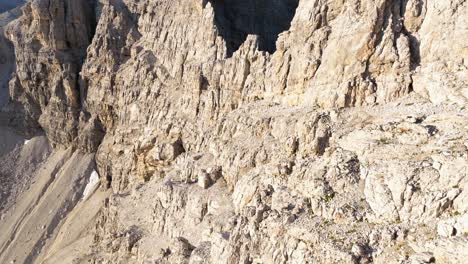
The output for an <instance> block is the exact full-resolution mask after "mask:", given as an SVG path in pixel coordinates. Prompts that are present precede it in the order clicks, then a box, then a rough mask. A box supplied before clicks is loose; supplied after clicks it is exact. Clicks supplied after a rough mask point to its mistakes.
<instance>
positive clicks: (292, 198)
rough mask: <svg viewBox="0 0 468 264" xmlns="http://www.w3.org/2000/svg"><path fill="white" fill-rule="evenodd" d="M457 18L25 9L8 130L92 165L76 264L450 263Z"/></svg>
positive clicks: (315, 4) (460, 38) (424, 6)
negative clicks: (37, 137)
mask: <svg viewBox="0 0 468 264" xmlns="http://www.w3.org/2000/svg"><path fill="white" fill-rule="evenodd" d="M467 8H468V7H467V4H466V2H465V1H462V0H451V1H439V2H437V3H435V2H433V1H428V0H401V1H389V0H377V1H321V0H313V1H312V0H311V1H305V0H299V1H297V0H279V1H273V2H268V1H261V0H257V1H228V0H225V1H218V0H183V1H182V0H175V1H165V0H145V1H130V0H128V1H127V0H102V1H99V2H93V1H77V0H66V1H58V0H34V1H32V2H31V3H29V4H27V5H26V7H25V8H24V11H23V12H24V14H23V16H22V17H21V18H20V19H18V20H16V21H15V22H13V23H12V24H10V25H9V26H8V30H7V35H8V37H9V38H10V39H11V40H12V41H13V43H14V46H15V54H16V64H17V69H16V73H15V75H14V77H13V79H12V80H11V82H10V90H11V94H10V95H11V98H12V103H11V104H10V106H9V107H10V109H14V111H15V113H16V114H15V116H14V118H12V119H11V123H12V124H13V125H16V126H17V127H22V128H23V129H28V130H29V131H32V129H42V130H44V131H45V133H46V135H47V138H48V139H49V140H50V142H51V144H52V146H53V147H54V148H55V149H60V148H68V147H71V148H72V149H73V150H79V151H84V152H90V153H95V154H96V155H95V162H96V167H97V168H96V169H97V172H98V173H99V175H100V178H101V182H102V183H103V184H102V185H101V186H103V188H109V189H111V190H112V192H113V194H112V195H111V196H110V198H109V199H108V200H107V201H106V202H105V203H103V204H102V205H101V206H102V210H101V211H100V213H99V217H97V219H90V218H88V219H90V220H89V222H90V223H92V224H90V225H92V226H93V228H94V229H93V233H94V238H93V243H94V244H93V247H92V249H93V250H92V251H90V252H89V251H87V252H86V253H84V252H80V253H79V254H81V257H77V258H78V259H81V260H82V261H85V259H91V260H94V261H95V262H98V263H142V262H157V263H220V262H221V263H306V262H317V263H353V262H362V263H366V262H370V261H376V262H397V263H410V262H414V263H425V262H431V261H433V260H434V259H435V261H438V262H441V263H443V262H444V261H453V262H457V261H461V262H462V260H461V259H463V257H462V258H461V259H460V258H459V257H450V256H455V255H457V256H463V254H462V253H461V252H464V251H465V250H466V247H467V244H466V234H465V233H463V232H464V231H461V230H465V229H464V228H465V222H466V221H465V220H466V217H465V215H466V214H467V213H468V211H467V210H468V208H466V206H465V205H466V201H467V199H468V198H467V197H466V190H465V185H466V182H467V178H466V171H467V167H466V164H467V159H468V157H467V155H466V151H467V147H468V146H467V145H466V140H467V138H466V134H467V133H466V132H467V131H466V129H467V128H466V124H467V123H468V120H467V118H466V117H467V114H468V113H466V103H467V96H468V95H467V90H466V87H467V86H466V78H467V72H468V71H467V69H466V67H467V65H466V61H465V60H464V57H466V55H467V54H466V47H465V43H464V39H466V37H467V34H466V30H465V29H464V24H465V20H464V19H465V18H464V16H463V15H461V14H464V13H466V11H467ZM442 22H443V23H442ZM448 41H450V44H449V42H448ZM56 151H57V150H56ZM74 206H75V203H74ZM77 206H79V205H77ZM83 207H86V202H84V205H83ZM65 221H68V222H67V224H65V225H64V226H71V225H72V224H73V223H75V222H74V221H73V220H65ZM57 228H59V227H58V226H57ZM453 230H457V231H453ZM70 240H72V239H70V238H67V236H66V235H63V236H61V237H60V239H58V240H57V241H58V242H54V243H53V246H51V248H52V249H49V248H48V247H43V248H44V250H45V252H47V254H45V253H41V254H43V255H41V258H42V260H43V261H45V262H47V261H49V262H50V263H55V262H57V261H58V260H59V259H60V256H63V255H66V254H68V253H70V252H69V251H68V250H67V249H65V248H66V244H67V242H66V241H70ZM87 241H88V240H87ZM78 244H79V243H78ZM48 245H49V244H48ZM44 250H42V252H44ZM13 251H14V250H11V251H8V252H13ZM5 252H7V251H5ZM459 253H460V254H459ZM8 254H10V253H8ZM11 254H13V253H11ZM74 256H75V255H74Z"/></svg>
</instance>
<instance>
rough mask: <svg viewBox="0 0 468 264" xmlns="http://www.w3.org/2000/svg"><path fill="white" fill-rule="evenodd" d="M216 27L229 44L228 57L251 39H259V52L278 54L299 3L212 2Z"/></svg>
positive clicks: (273, 0) (294, 0)
mask: <svg viewBox="0 0 468 264" xmlns="http://www.w3.org/2000/svg"><path fill="white" fill-rule="evenodd" d="M209 2H210V3H211V4H212V6H213V8H214V11H215V23H216V27H217V29H218V32H219V34H220V35H221V37H222V38H223V39H224V40H225V41H226V46H227V51H228V57H231V56H232V54H233V53H234V52H235V51H237V50H238V49H239V47H240V46H241V45H242V43H244V41H245V40H246V39H247V35H249V34H252V35H257V36H258V37H259V49H260V50H261V51H266V52H269V53H273V52H275V51H276V40H277V39H278V35H279V34H280V33H281V32H283V31H286V30H288V29H289V27H290V26H291V21H292V19H293V18H294V15H295V13H296V9H297V6H298V5H299V0H209Z"/></svg>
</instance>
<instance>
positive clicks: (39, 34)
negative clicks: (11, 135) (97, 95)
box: [6, 0, 95, 146]
mask: <svg viewBox="0 0 468 264" xmlns="http://www.w3.org/2000/svg"><path fill="white" fill-rule="evenodd" d="M92 5H93V3H92V2H91V1H71V0H70V1H49V0H41V1H32V2H30V3H28V4H26V6H25V7H24V8H23V16H21V18H20V19H18V20H16V21H14V22H13V23H11V24H9V26H8V28H7V31H6V35H7V37H8V38H9V39H10V40H11V41H12V42H13V44H14V45H15V56H16V65H17V67H16V73H15V75H14V77H13V79H12V80H11V82H10V83H11V86H10V90H11V91H10V96H11V98H12V100H13V101H14V102H16V107H15V109H14V110H13V111H16V112H17V113H16V115H17V117H16V118H15V119H14V120H13V125H15V126H19V127H20V128H23V131H25V132H29V133H30V132H31V131H30V130H34V127H36V126H37V125H40V127H41V128H42V129H43V130H44V131H45V132H46V133H47V134H48V135H49V138H50V140H51V143H52V144H53V145H54V146H57V145H69V144H70V143H71V142H73V140H74V138H76V135H77V126H78V116H79V110H80V105H81V100H80V93H79V86H78V84H79V72H80V68H81V64H82V62H83V59H84V57H85V53H86V48H87V46H88V44H89V43H90V41H91V39H92V37H93V34H94V23H95V22H94V21H95V15H94V11H93V9H92ZM24 120H26V122H23V121H24Z"/></svg>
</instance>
